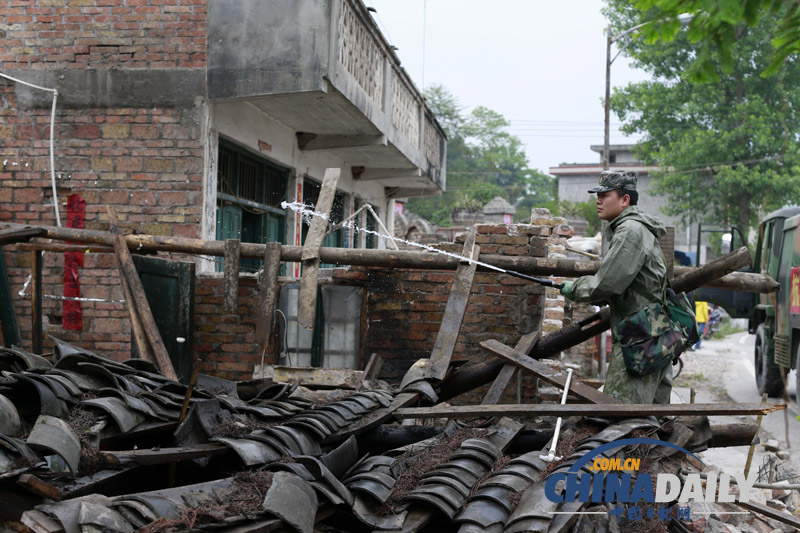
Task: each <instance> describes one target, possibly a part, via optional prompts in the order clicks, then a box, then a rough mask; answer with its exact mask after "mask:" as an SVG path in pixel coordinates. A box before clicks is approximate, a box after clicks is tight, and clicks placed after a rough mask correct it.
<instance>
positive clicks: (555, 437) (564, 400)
mask: <svg viewBox="0 0 800 533" xmlns="http://www.w3.org/2000/svg"><path fill="white" fill-rule="evenodd" d="M570 382H572V369H571V368H568V369H567V381H566V383H564V393H563V394H562V395H561V405H564V404H565V403H567V394H569V384H570ZM560 434H561V417H560V416H559V417H558V420H557V421H556V430H555V432H553V444H551V445H550V451H549V452H548V453H547V455H540V456H539V459H541V460H543V461H547V462H548V463H552V462H554V461H560V460H561V457H557V456H556V447H557V446H558V436H559V435H560Z"/></svg>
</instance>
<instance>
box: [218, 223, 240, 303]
mask: <svg viewBox="0 0 800 533" xmlns="http://www.w3.org/2000/svg"><path fill="white" fill-rule="evenodd" d="M239 256H240V251H239V239H227V240H226V241H225V264H224V267H223V271H224V273H223V284H222V288H223V290H222V294H223V304H222V308H223V309H224V310H225V312H226V313H235V312H236V310H237V309H238V308H239Z"/></svg>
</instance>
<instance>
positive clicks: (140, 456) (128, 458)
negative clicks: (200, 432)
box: [101, 444, 229, 466]
mask: <svg viewBox="0 0 800 533" xmlns="http://www.w3.org/2000/svg"><path fill="white" fill-rule="evenodd" d="M228 449H229V448H228V447H227V446H225V445H224V444H194V445H192V446H177V447H174V448H160V449H155V448H153V449H148V450H128V451H109V452H101V454H102V456H103V462H104V463H105V464H107V465H109V466H116V465H121V466H133V465H159V464H164V463H172V462H174V461H186V460H189V459H197V458H199V457H211V456H212V455H219V454H222V453H225V452H226V451H227V450H228Z"/></svg>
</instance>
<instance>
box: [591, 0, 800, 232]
mask: <svg viewBox="0 0 800 533" xmlns="http://www.w3.org/2000/svg"><path fill="white" fill-rule="evenodd" d="M606 14H607V15H608V16H609V18H610V19H611V21H612V26H613V27H618V28H627V27H632V26H635V25H636V24H640V23H642V22H643V20H652V18H651V17H652V16H653V14H652V13H644V14H643V13H641V12H640V11H638V10H636V9H633V8H632V7H631V5H630V4H629V3H628V1H627V0H610V1H609V7H608V9H607V11H606ZM772 24H774V21H773V20H772V19H770V18H768V17H763V18H762V19H761V21H760V23H759V24H758V25H757V26H755V27H749V26H747V25H744V24H742V25H739V26H737V27H736V35H735V43H734V44H735V46H734V47H733V48H732V49H731V50H730V58H726V57H724V54H722V53H720V52H719V51H712V52H710V53H711V59H712V61H713V65H714V69H715V72H716V73H717V74H718V81H715V82H710V83H702V84H700V83H693V82H691V81H689V80H688V79H687V77H686V76H685V72H686V70H687V69H688V68H690V65H692V64H693V61H694V60H695V58H696V57H698V55H699V54H701V53H704V52H703V50H702V48H703V45H702V44H701V43H697V42H692V39H690V38H689V36H688V35H687V33H686V32H677V33H676V34H675V35H674V36H673V37H674V38H673V39H672V40H671V41H663V40H662V41H657V42H654V43H649V42H646V41H644V40H642V39H637V38H634V39H633V40H632V41H631V43H630V45H629V46H628V48H627V53H628V54H630V55H631V56H632V57H633V59H634V62H635V65H636V66H638V67H640V68H643V69H644V70H646V71H648V72H650V73H651V74H652V77H653V80H652V81H645V82H639V83H634V84H630V85H628V87H626V88H624V89H622V90H618V91H615V94H614V96H613V97H612V100H611V105H612V108H613V109H614V111H615V112H616V113H617V115H618V116H619V117H620V118H621V119H622V121H623V122H624V126H623V128H622V129H623V131H625V132H626V133H629V134H632V133H639V134H641V136H642V140H641V141H640V142H639V144H638V146H637V154H638V155H639V157H640V158H641V159H642V160H644V161H645V162H647V163H651V164H656V165H658V166H659V167H660V168H661V169H662V170H661V172H659V173H656V174H655V177H656V180H657V191H660V193H662V194H665V195H666V196H667V197H668V199H669V205H668V208H667V212H668V213H669V214H673V215H680V216H681V218H682V219H683V220H684V222H692V221H708V222H715V223H722V222H730V223H735V224H738V225H740V226H741V227H742V229H743V230H744V231H745V232H746V231H747V230H748V228H749V227H750V226H752V225H753V224H754V223H755V222H756V221H757V217H758V214H759V212H761V211H769V210H771V209H775V208H777V207H780V206H782V205H785V204H786V203H791V202H794V201H796V198H797V193H798V192H800V180H799V179H798V174H799V172H798V171H799V170H800V167H798V141H797V138H796V136H795V135H794V133H793V129H794V125H795V124H797V123H798V119H800V116H798V112H799V110H800V66H798V65H797V64H796V63H795V62H793V61H788V62H787V63H786V64H785V65H784V67H783V68H782V69H781V71H780V72H779V74H778V75H777V76H775V77H772V78H764V77H761V76H759V73H760V72H762V71H763V70H764V69H765V68H766V66H767V64H768V63H769V61H770V57H771V45H770V28H771V25H772ZM728 61H730V62H731V65H730V67H731V68H730V71H729V72H728V71H726V68H723V65H724V64H726V63H727V62H728Z"/></svg>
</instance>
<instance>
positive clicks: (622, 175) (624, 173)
mask: <svg viewBox="0 0 800 533" xmlns="http://www.w3.org/2000/svg"><path fill="white" fill-rule="evenodd" d="M638 177H639V173H638V172H636V171H635V170H604V171H603V172H601V173H600V185H598V186H597V187H595V188H594V189H591V190H590V191H589V193H596V192H608V191H613V190H614V189H626V190H629V191H635V190H636V181H637V179H638Z"/></svg>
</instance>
